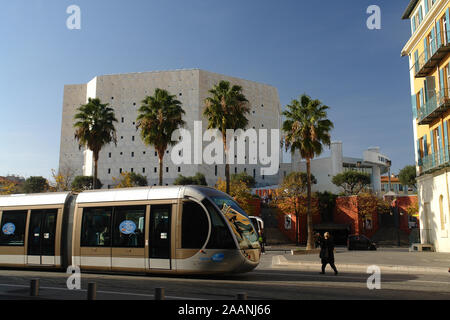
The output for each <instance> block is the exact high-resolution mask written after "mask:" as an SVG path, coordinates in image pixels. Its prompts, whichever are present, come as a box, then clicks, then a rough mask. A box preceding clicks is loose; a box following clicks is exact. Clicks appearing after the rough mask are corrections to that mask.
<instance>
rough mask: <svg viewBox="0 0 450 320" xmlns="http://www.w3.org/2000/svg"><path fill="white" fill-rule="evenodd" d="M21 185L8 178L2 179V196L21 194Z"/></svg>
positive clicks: (0, 187) (0, 178) (0, 180)
mask: <svg viewBox="0 0 450 320" xmlns="http://www.w3.org/2000/svg"><path fill="white" fill-rule="evenodd" d="M19 188H20V186H19V183H18V182H16V181H12V180H10V179H8V178H4V177H0V195H9V194H15V193H18V192H19Z"/></svg>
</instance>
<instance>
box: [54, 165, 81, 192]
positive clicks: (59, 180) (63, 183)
mask: <svg viewBox="0 0 450 320" xmlns="http://www.w3.org/2000/svg"><path fill="white" fill-rule="evenodd" d="M74 174H75V170H73V169H71V168H60V169H59V170H58V172H56V170H55V169H52V177H53V180H54V181H55V182H54V183H52V184H51V186H50V187H51V188H52V189H53V190H54V191H56V192H61V191H70V190H72V181H73V178H74Z"/></svg>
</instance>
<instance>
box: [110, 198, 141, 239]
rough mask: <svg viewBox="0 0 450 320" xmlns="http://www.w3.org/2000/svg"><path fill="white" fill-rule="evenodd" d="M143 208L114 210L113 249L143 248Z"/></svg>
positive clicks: (117, 208)
mask: <svg viewBox="0 0 450 320" xmlns="http://www.w3.org/2000/svg"><path fill="white" fill-rule="evenodd" d="M144 226H145V206H136V207H116V208H114V223H113V247H118V248H144V242H145V232H144Z"/></svg>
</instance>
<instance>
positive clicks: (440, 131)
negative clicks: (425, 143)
mask: <svg viewBox="0 0 450 320" xmlns="http://www.w3.org/2000/svg"><path fill="white" fill-rule="evenodd" d="M438 130H439V137H440V141H439V146H438V149H439V164H442V163H444V153H443V152H442V141H443V140H442V138H443V137H442V125H440V126H439V129H438Z"/></svg>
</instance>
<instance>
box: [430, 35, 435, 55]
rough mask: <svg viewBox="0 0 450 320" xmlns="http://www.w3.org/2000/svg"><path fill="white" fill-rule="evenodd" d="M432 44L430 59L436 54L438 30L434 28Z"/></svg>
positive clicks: (431, 36)
mask: <svg viewBox="0 0 450 320" xmlns="http://www.w3.org/2000/svg"><path fill="white" fill-rule="evenodd" d="M430 42H431V55H430V58H431V57H432V56H433V55H434V54H435V52H436V28H435V27H433V28H432V29H431V33H430Z"/></svg>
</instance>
